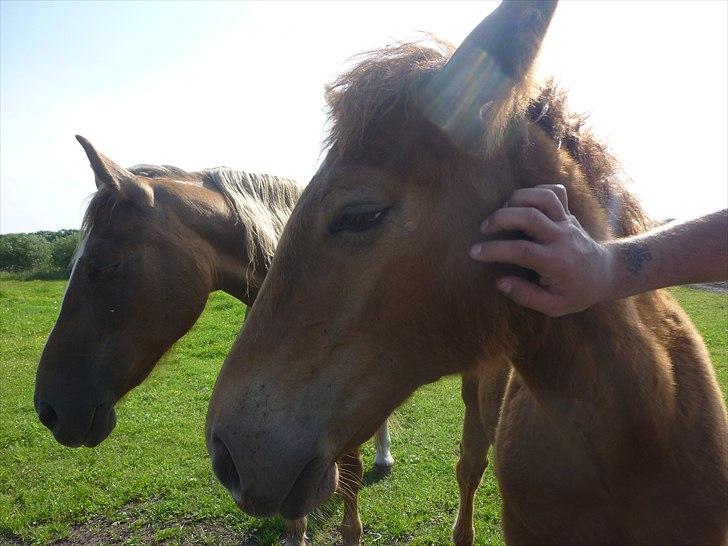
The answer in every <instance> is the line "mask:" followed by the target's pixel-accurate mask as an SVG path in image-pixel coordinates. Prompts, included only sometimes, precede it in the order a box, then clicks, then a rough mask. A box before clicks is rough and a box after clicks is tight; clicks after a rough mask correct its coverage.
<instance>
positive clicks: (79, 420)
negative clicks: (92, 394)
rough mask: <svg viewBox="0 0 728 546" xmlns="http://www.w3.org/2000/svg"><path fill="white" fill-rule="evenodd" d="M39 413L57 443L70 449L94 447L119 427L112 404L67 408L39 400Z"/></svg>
mask: <svg viewBox="0 0 728 546" xmlns="http://www.w3.org/2000/svg"><path fill="white" fill-rule="evenodd" d="M35 411H36V413H37V414H38V419H40V422H41V423H43V425H45V427H46V428H48V430H50V431H51V432H52V433H53V436H54V437H55V439H56V440H57V441H58V442H59V443H61V444H63V445H64V446H68V447H79V446H82V445H85V446H87V447H94V446H96V445H98V444H99V443H101V442H102V441H103V440H104V439H105V438H106V437H107V436H108V435H109V434H110V433H111V431H112V430H113V429H114V426H116V412H115V411H114V407H113V405H111V404H103V403H102V404H98V405H94V404H92V405H85V404H63V403H59V402H58V401H54V403H51V402H47V401H45V400H39V399H36V402H35Z"/></svg>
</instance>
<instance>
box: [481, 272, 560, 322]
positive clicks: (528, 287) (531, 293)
mask: <svg viewBox="0 0 728 546" xmlns="http://www.w3.org/2000/svg"><path fill="white" fill-rule="evenodd" d="M495 286H496V288H497V289H498V291H499V292H500V293H501V294H503V295H504V296H506V297H507V298H509V299H511V300H513V301H514V302H516V303H517V304H518V305H522V306H523V307H528V308H529V309H533V310H534V311H538V312H539V313H543V314H544V315H548V316H550V317H558V316H561V315H562V314H563V313H562V312H561V305H560V302H559V298H558V297H556V296H554V295H553V294H552V293H551V292H549V291H548V290H546V289H545V288H543V287H542V286H539V285H537V284H534V283H532V282H529V281H527V280H525V279H522V278H520V277H501V278H500V279H498V281H497V282H496V284H495Z"/></svg>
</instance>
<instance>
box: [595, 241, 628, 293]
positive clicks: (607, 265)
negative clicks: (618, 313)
mask: <svg viewBox="0 0 728 546" xmlns="http://www.w3.org/2000/svg"><path fill="white" fill-rule="evenodd" d="M599 249H600V252H601V262H602V264H603V266H602V280H603V282H602V283H601V285H600V286H601V291H600V294H599V300H598V301H611V300H616V299H619V298H622V297H625V295H624V294H622V291H623V284H624V283H623V276H622V275H621V273H622V271H621V258H620V255H621V251H620V248H619V242H618V241H608V242H606V243H601V244H599Z"/></svg>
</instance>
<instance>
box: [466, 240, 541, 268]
mask: <svg viewBox="0 0 728 546" xmlns="http://www.w3.org/2000/svg"><path fill="white" fill-rule="evenodd" d="M470 256H471V257H472V258H473V259H474V260H477V261H479V262H495V263H501V264H515V265H520V266H521V267H525V268H527V269H533V270H534V271H536V272H537V273H539V274H540V275H542V276H543V275H544V273H546V268H547V267H548V264H549V262H550V255H549V252H548V250H547V249H546V247H544V246H542V245H540V244H538V243H534V242H533V241H526V240H525V239H516V240H512V241H488V242H487V243H477V244H475V245H473V246H472V247H471V248H470Z"/></svg>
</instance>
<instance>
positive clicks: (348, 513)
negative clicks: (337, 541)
mask: <svg viewBox="0 0 728 546" xmlns="http://www.w3.org/2000/svg"><path fill="white" fill-rule="evenodd" d="M92 153H94V152H92ZM104 160H105V161H106V162H107V166H106V167H105V168H104V169H103V170H104V171H111V172H114V173H123V172H124V169H122V168H121V167H119V166H118V165H116V166H113V167H112V166H111V162H110V160H108V159H106V158H104ZM92 164H93V163H92ZM98 168H99V166H98V165H97V169H98ZM127 172H128V173H129V174H128V175H126V176H133V177H134V178H133V180H128V179H125V180H119V181H118V182H119V184H118V186H117V185H114V184H108V183H105V184H101V185H100V187H99V188H98V191H97V192H96V193H95V194H94V195H93V197H92V199H91V201H90V202H89V205H88V208H87V209H86V213H85V215H84V220H83V225H82V227H83V234H84V236H83V241H82V244H81V245H80V247H79V249H78V250H77V256H76V258H75V259H76V260H78V261H79V263H78V264H77V267H79V268H80V270H79V271H78V273H76V274H75V275H74V278H73V279H72V280H71V284H70V286H69V288H68V291H67V293H66V296H65V299H64V304H63V306H62V309H61V316H60V317H59V318H58V321H57V323H56V326H55V328H54V331H53V332H52V333H51V336H50V338H49V340H48V343H47V345H46V348H45V350H44V353H43V356H42V358H41V362H40V364H39V368H38V381H37V384H36V404H37V407H38V409H39V414H40V415H42V416H43V417H42V419H43V420H44V423H45V424H46V425H47V426H49V428H52V429H53V431H54V434H56V436H57V438H58V439H59V441H61V442H63V443H65V444H67V445H69V444H70V445H76V444H77V443H79V440H80V441H82V442H83V443H84V444H85V445H89V446H93V445H95V444H97V443H98V442H100V441H103V439H104V438H105V435H106V434H108V433H110V432H111V428H113V424H114V423H115V417H112V416H113V415H114V413H113V411H114V410H113V403H114V402H116V400H117V399H118V398H120V397H121V396H123V395H125V394H126V392H128V390H130V389H131V388H133V387H134V386H136V385H137V384H138V383H140V382H142V381H143V380H144V378H145V377H146V375H147V374H148V373H149V372H150V371H151V369H152V368H153V367H154V366H155V365H156V363H157V362H158V360H159V358H160V357H161V355H162V354H163V353H164V352H165V351H166V350H167V349H168V348H169V347H170V346H171V345H172V344H173V343H174V342H176V341H177V340H178V339H179V338H180V337H182V335H184V334H185V333H186V332H187V331H188V330H189V329H190V328H191V327H192V325H193V323H194V322H195V320H197V318H198V317H199V315H200V313H201V312H202V310H203V308H204V304H205V301H206V299H207V294H208V293H209V292H212V291H214V290H217V289H222V290H225V291H227V292H228V293H230V294H231V295H233V296H234V297H236V298H238V299H239V300H241V301H243V302H245V303H246V304H248V305H252V303H253V301H254V300H255V296H256V294H257V292H258V289H259V288H260V285H261V284H262V282H263V278H264V277H265V274H266V273H267V269H268V265H269V261H270V258H271V257H272V254H273V250H274V248H275V245H276V244H277V242H278V237H279V235H280V231H281V230H282V228H283V225H284V223H285V220H286V219H287V217H288V215H289V214H290V210H291V209H292V208H293V205H294V204H295V202H296V200H297V199H298V196H299V194H300V189H299V187H298V185H297V184H296V183H295V182H293V181H291V180H286V179H282V178H278V177H274V176H270V175H259V174H253V173H245V172H243V171H234V170H232V169H228V168H223V167H218V168H215V169H207V170H204V171H200V172H186V171H184V170H182V169H180V168H178V167H173V166H169V165H164V166H160V165H137V166H135V167H131V168H130V169H129V170H128V171H127ZM103 176H104V172H98V173H97V178H102V177H103ZM140 188H144V189H143V191H139V189H140ZM140 197H141V199H140ZM150 197H151V198H150ZM134 258H136V261H135V262H134V263H133V264H132V267H133V268H134V269H136V271H134V273H135V274H136V278H134V277H129V276H122V278H111V279H96V280H90V279H89V278H88V273H89V271H90V270H91V271H92V270H93V268H95V267H96V266H97V265H98V266H105V265H108V264H109V263H110V262H112V263H113V262H114V261H126V262H132V260H133V259H134ZM124 265H126V266H127V267H128V266H129V264H128V263H127V264H124ZM89 268H91V269H89ZM140 278H141V279H140ZM100 284H102V285H103V284H106V285H109V287H110V288H111V289H112V291H111V292H109V291H108V290H104V289H103V287H102V289H101V290H100V289H99V285H100ZM169 285H173V286H175V287H178V288H175V290H174V291H173V293H172V294H168V295H167V296H166V297H165V295H164V291H165V290H164V289H165V287H167V286H169ZM160 292H162V293H160ZM117 294H124V297H125V299H126V300H127V302H126V303H125V304H122V305H120V306H117V305H116V303H114V301H113V300H114V299H117V300H118V298H117V297H116V296H117ZM177 295H179V296H181V297H177ZM104 296H106V297H104ZM108 307H115V309H114V314H115V315H117V316H116V317H115V320H116V322H115V323H114V324H109V325H106V327H105V328H104V325H103V323H102V322H103V321H99V320H98V318H96V320H94V315H97V316H98V315H101V316H103V310H104V309H105V308H108ZM160 314H161V316H163V317H164V318H163V320H158V319H157V320H149V316H150V315H151V316H155V317H160ZM100 322H101V324H100ZM140 327H141V328H140ZM94 328H98V331H94ZM145 339H148V340H149V341H148V342H147V343H146V344H144V345H142V340H145ZM109 340H113V341H112V342H111V344H113V345H114V346H115V347H114V353H115V354H113V355H109V354H107V353H105V352H104V345H105V343H106V344H108V343H109ZM125 343H126V344H128V345H129V346H130V347H134V346H140V345H142V347H143V351H141V353H142V354H137V355H136V356H137V358H133V357H129V356H130V355H133V354H134V353H135V351H134V350H133V349H129V348H127V346H126V345H124V344H125ZM136 352H137V353H139V352H140V351H136ZM125 357H127V358H125ZM89 364H91V365H92V366H89ZM64 382H65V384H64ZM64 394H66V395H72V396H71V397H70V399H68V398H66V399H64V398H63V396H64ZM99 400H101V401H103V402H104V403H103V404H102V406H101V408H100V410H99V409H95V407H96V406H95V404H98V402H99ZM51 406H52V407H53V408H54V409H53V412H54V413H55V414H56V415H55V418H54V419H51V417H50V415H51V414H50V411H49V410H48V407H51ZM85 408H88V411H86V412H84V411H83V409H85ZM104 410H105V411H106V412H109V413H108V414H107V415H109V416H110V417H109V418H107V419H104V418H103V417H104V413H105V411H104ZM89 413H90V414H91V415H93V416H94V417H93V418H92V419H91V421H90V422H89V419H88V417H87V415H88V414H89ZM94 414H97V415H94ZM84 425H86V427H89V426H90V430H88V431H87V430H86V429H85V428H84ZM104 425H106V427H105V426H104ZM57 427H58V428H57ZM84 435H85V436H84ZM343 461H344V463H345V464H347V465H348V466H350V467H351V471H350V473H349V474H347V475H346V476H343V477H342V487H343V488H344V489H345V490H346V494H345V495H344V504H345V509H344V522H343V526H342V532H343V535H344V538H345V541H346V543H347V544H356V543H358V541H359V536H360V535H361V522H360V520H359V514H358V510H357V503H356V502H357V498H356V493H357V490H358V487H359V483H360V481H361V458H360V456H359V452H358V450H354V451H352V452H351V453H348V454H347V455H346V456H345V457H344V459H343ZM357 462H358V464H359V466H358V467H357V466H356V463H357ZM357 469H358V473H357ZM305 531H306V519H305V518H301V519H299V520H295V521H286V544H287V546H301V545H302V544H305Z"/></svg>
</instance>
